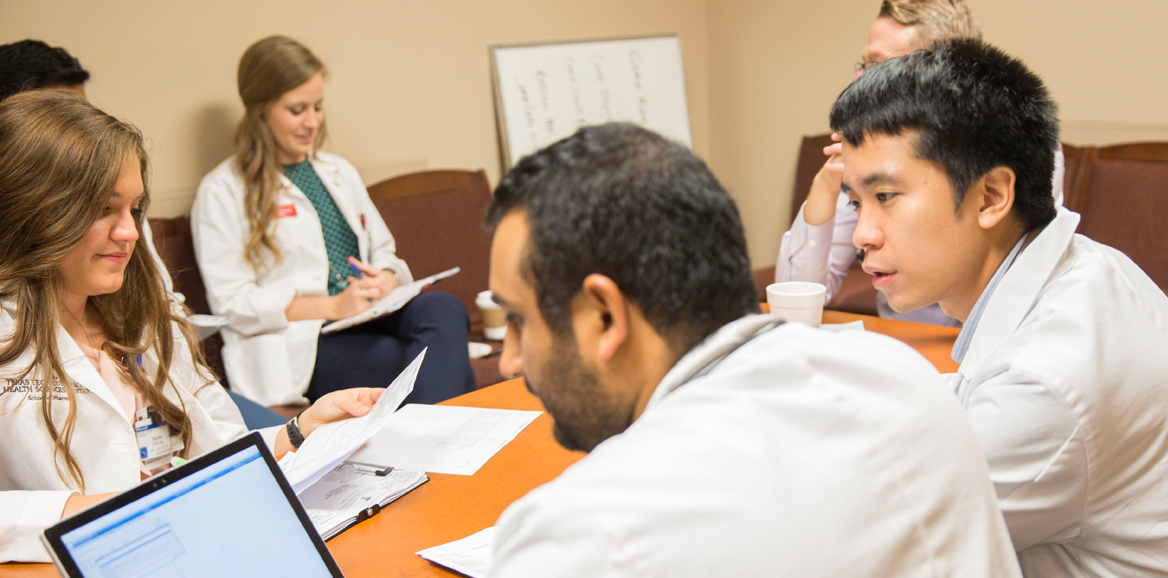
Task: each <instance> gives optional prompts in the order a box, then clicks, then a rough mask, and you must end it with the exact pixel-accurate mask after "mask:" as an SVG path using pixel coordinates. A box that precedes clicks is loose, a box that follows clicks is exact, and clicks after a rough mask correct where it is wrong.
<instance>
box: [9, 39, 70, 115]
mask: <svg viewBox="0 0 1168 578" xmlns="http://www.w3.org/2000/svg"><path fill="white" fill-rule="evenodd" d="M87 80H89V72H88V71H87V70H85V69H84V68H82V67H81V63H80V62H78V61H77V59H76V58H74V57H73V56H72V55H71V54H69V53H68V52H66V51H65V49H64V48H61V47H59V46H49V45H48V44H45V43H44V42H41V41H40V40H31V39H30V40H21V41H20V42H13V43H12V44H5V45H3V46H0V100H4V99H6V98H8V97H10V96H12V95H14V94H16V93H18V92H23V91H25V90H37V89H41V88H49V89H55V90H67V91H69V92H76V93H77V94H80V95H81V96H85V81H87Z"/></svg>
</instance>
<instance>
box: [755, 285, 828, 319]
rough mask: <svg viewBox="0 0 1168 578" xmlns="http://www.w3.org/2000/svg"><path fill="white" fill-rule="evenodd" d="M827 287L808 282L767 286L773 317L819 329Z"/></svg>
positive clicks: (768, 301) (768, 300) (768, 303)
mask: <svg viewBox="0 0 1168 578" xmlns="http://www.w3.org/2000/svg"><path fill="white" fill-rule="evenodd" d="M826 294H827V287H824V286H823V285H821V284H819V283H809V282H806V281H787V282H785V283H772V284H771V285H768V286H767V305H770V307H771V315H774V316H775V318H776V319H779V320H782V321H795V322H799V323H805V324H807V325H810V326H812V327H819V324H820V323H822V322H823V301H824V296H825V295H826Z"/></svg>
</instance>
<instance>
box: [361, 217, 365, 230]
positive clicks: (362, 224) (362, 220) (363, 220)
mask: <svg viewBox="0 0 1168 578" xmlns="http://www.w3.org/2000/svg"><path fill="white" fill-rule="evenodd" d="M361 228H362V229H364V228H365V213H361Z"/></svg>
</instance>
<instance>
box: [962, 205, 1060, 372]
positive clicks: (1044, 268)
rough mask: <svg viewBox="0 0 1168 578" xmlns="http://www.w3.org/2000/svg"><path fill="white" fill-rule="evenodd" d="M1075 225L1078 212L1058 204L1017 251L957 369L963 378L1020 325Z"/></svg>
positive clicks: (1044, 283)
mask: <svg viewBox="0 0 1168 578" xmlns="http://www.w3.org/2000/svg"><path fill="white" fill-rule="evenodd" d="M1078 226H1079V215H1078V213H1072V212H1071V211H1069V210H1067V209H1066V208H1063V207H1059V208H1058V214H1057V215H1056V216H1055V218H1054V220H1053V221H1051V222H1050V224H1048V225H1047V226H1046V228H1044V229H1043V230H1042V232H1040V233H1039V234H1038V236H1037V237H1035V238H1034V240H1033V241H1031V242H1030V245H1028V246H1027V247H1025V248H1024V249H1023V250H1022V252H1021V253H1019V254H1018V257H1017V258H1016V259H1015V260H1014V264H1013V265H1011V266H1010V268H1009V269H1008V270H1007V271H1006V275H1005V276H1004V277H1002V281H1001V283H999V284H998V286H997V288H996V289H995V290H994V292H993V294H992V295H990V299H989V302H988V303H987V304H986V307H985V310H984V311H982V315H981V320H980V321H979V322H978V326H977V331H976V332H975V333H974V335H973V339H972V340H971V341H970V343H969V350H968V351H966V353H965V359H964V361H963V362H962V363H961V367H959V368H958V370H957V373H958V374H960V375H961V377H962V379H963V380H968V379H970V377H972V376H973V375H974V374H976V373H977V371H978V369H980V368H981V366H982V364H983V363H985V362H986V360H987V359H989V357H990V356H991V355H993V353H994V351H996V350H997V349H998V347H999V346H1000V345H1001V344H1002V342H1003V341H1005V340H1006V339H1007V338H1008V337H1010V335H1011V334H1013V333H1014V331H1016V330H1017V329H1018V327H1019V325H1021V324H1022V320H1023V319H1025V318H1026V315H1028V314H1029V313H1030V310H1031V309H1032V308H1033V306H1034V302H1035V301H1036V300H1037V299H1038V294H1039V292H1040V291H1041V290H1042V287H1043V286H1044V285H1046V283H1047V281H1048V280H1050V277H1051V275H1052V274H1053V273H1054V270H1055V268H1056V267H1057V266H1058V264H1059V262H1060V261H1061V260H1062V258H1063V255H1065V254H1066V252H1067V248H1068V247H1069V246H1070V244H1071V242H1072V240H1073V239H1074V236H1075V229H1076V228H1077V227H1078Z"/></svg>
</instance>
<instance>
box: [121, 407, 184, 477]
mask: <svg viewBox="0 0 1168 578" xmlns="http://www.w3.org/2000/svg"><path fill="white" fill-rule="evenodd" d="M134 434H135V435H136V436H137V437H138V457H139V458H140V459H141V460H142V465H144V466H145V467H146V469H148V470H154V469H155V468H158V467H160V466H163V465H166V464H168V463H170V458H171V457H172V456H174V454H176V453H178V452H179V451H182V449H183V448H184V447H185V444H183V441H182V438H181V437H179V436H177V435H175V433H174V430H173V429H171V427H170V425H169V424H167V423H166V422H165V421H163V420H162V416H160V415H159V414H158V412H157V411H156V410H155V409H154V406H147V407H144V408H142V409H139V410H138V411H136V412H134Z"/></svg>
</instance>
